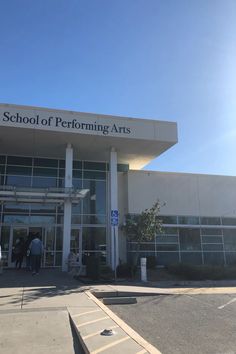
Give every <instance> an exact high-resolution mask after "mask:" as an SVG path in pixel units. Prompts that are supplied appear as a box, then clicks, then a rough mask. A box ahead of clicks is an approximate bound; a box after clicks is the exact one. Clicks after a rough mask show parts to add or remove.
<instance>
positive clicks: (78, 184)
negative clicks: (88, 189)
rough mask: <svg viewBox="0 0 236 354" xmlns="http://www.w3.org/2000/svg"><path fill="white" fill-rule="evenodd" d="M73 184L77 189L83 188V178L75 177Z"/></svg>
mask: <svg viewBox="0 0 236 354" xmlns="http://www.w3.org/2000/svg"><path fill="white" fill-rule="evenodd" d="M72 185H73V187H74V188H75V189H82V179H78V178H73V180H72Z"/></svg>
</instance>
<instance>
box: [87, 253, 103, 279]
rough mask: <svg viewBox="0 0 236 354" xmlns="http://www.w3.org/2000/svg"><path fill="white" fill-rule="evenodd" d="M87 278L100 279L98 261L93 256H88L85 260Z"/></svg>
mask: <svg viewBox="0 0 236 354" xmlns="http://www.w3.org/2000/svg"><path fill="white" fill-rule="evenodd" d="M86 273H87V277H88V278H90V279H92V280H98V279H99V278H100V259H99V258H98V257H95V256H89V257H87V260H86Z"/></svg>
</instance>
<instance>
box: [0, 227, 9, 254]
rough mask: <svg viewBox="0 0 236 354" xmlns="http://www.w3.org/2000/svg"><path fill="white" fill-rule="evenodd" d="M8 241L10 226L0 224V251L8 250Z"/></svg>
mask: <svg viewBox="0 0 236 354" xmlns="http://www.w3.org/2000/svg"><path fill="white" fill-rule="evenodd" d="M9 242H10V226H2V230H1V248H2V251H8V250H9Z"/></svg>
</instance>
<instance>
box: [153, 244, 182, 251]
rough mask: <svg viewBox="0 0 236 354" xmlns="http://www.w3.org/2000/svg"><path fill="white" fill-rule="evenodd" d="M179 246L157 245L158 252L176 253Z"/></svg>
mask: <svg viewBox="0 0 236 354" xmlns="http://www.w3.org/2000/svg"><path fill="white" fill-rule="evenodd" d="M178 249H179V245H178V244H171V243H169V244H161V245H157V250H158V251H178Z"/></svg>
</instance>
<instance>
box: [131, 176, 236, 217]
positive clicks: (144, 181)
mask: <svg viewBox="0 0 236 354" xmlns="http://www.w3.org/2000/svg"><path fill="white" fill-rule="evenodd" d="M156 199H159V200H160V202H161V203H162V202H166V206H164V207H162V209H161V214H163V215H193V216H194V215H196V216H198V215H200V216H228V217H230V216H232V217H236V177H230V176H215V175H197V174H186V173H168V172H154V171H129V172H128V209H129V212H130V213H139V212H141V211H142V210H143V209H145V208H150V207H151V206H152V205H153V203H154V202H155V201H156Z"/></svg>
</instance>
